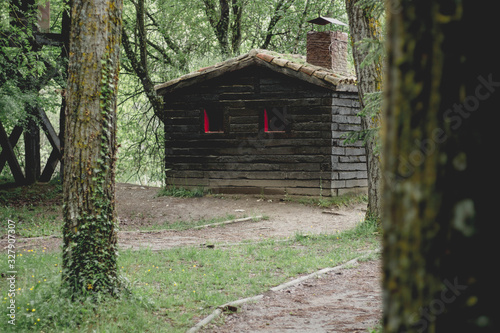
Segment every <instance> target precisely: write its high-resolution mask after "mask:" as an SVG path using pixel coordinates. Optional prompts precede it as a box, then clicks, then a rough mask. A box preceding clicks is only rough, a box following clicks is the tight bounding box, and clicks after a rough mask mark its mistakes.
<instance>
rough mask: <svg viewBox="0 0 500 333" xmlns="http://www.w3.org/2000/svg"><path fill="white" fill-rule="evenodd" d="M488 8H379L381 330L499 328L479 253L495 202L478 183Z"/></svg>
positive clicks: (491, 178)
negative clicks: (382, 28) (382, 34)
mask: <svg viewBox="0 0 500 333" xmlns="http://www.w3.org/2000/svg"><path fill="white" fill-rule="evenodd" d="M493 6H494V3H492V4H490V3H488V4H485V6H478V5H477V3H475V2H473V1H470V0H462V1H453V2H442V1H430V2H425V3H424V2H420V1H411V0H404V1H401V5H400V6H393V7H391V8H388V9H389V10H388V72H387V76H386V83H385V85H384V86H385V91H386V103H385V104H386V106H385V108H384V112H385V118H384V119H385V120H386V121H384V130H383V133H384V138H385V139H384V153H383V160H384V161H383V162H384V218H383V219H382V221H383V228H384V258H383V266H384V281H383V290H384V291H383V295H384V301H383V302H384V331H385V332H498V331H500V328H499V322H498V314H497V308H496V304H498V299H499V298H498V296H499V295H498V294H499V292H498V289H499V288H498V282H497V281H498V277H497V276H496V274H493V271H492V266H491V265H492V264H493V265H495V264H494V262H492V261H490V260H491V259H490V257H492V256H494V253H495V250H494V244H495V243H494V241H496V238H497V235H498V234H497V233H496V232H495V230H496V225H495V224H496V221H495V217H496V216H497V214H498V212H497V211H496V209H495V208H496V205H497V204H496V203H495V202H494V201H493V198H494V196H493V195H492V194H491V193H490V192H489V191H488V188H489V187H492V185H496V179H497V178H498V176H497V175H498V169H497V168H498V166H497V165H496V163H494V162H493V161H492V156H494V153H493V152H494V151H498V148H494V147H492V145H493V142H497V141H498V138H497V137H495V136H496V134H495V133H496V131H495V130H496V128H495V127H497V126H498V121H497V120H496V119H493V118H494V117H495V116H496V114H497V113H498V107H499V105H500V101H499V97H500V91H498V90H500V71H499V70H498V59H499V54H498V51H497V50H496V45H495V44H494V43H491V40H490V38H491V37H490V34H489V33H490V32H492V31H495V29H496V22H497V21H496V19H495V16H496V15H497V14H496V11H495V10H494V7H493ZM471 30H473V33H471ZM490 156H491V157H490ZM492 188H494V187H492ZM495 199H496V198H495ZM495 201H496V200H495ZM485 259H489V260H485ZM493 260H495V259H493ZM486 261H488V263H486Z"/></svg>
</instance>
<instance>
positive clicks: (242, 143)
mask: <svg viewBox="0 0 500 333" xmlns="http://www.w3.org/2000/svg"><path fill="white" fill-rule="evenodd" d="M164 98H165V105H166V108H165V109H166V110H165V112H166V114H165V116H166V117H165V133H166V157H165V162H166V168H167V184H171V185H176V186H184V187H193V186H202V187H205V188H210V189H211V190H212V192H213V193H214V192H215V193H217V192H226V193H227V192H240V193H241V192H243V193H280V194H281V193H288V194H302V195H320V194H321V195H332V194H333V195H337V194H339V189H340V188H341V189H345V190H347V189H348V186H350V185H352V184H354V182H353V181H354V180H358V179H359V178H360V177H363V176H364V178H365V179H366V166H365V168H364V169H363V168H362V167H361V166H359V167H356V166H355V165H357V164H360V163H361V164H362V163H364V162H365V161H364V160H363V159H362V158H361V156H359V155H357V152H358V151H359V150H360V149H361V147H358V146H357V145H354V146H353V147H350V148H349V147H345V146H343V145H341V143H340V141H343V140H342V139H340V138H339V137H336V136H338V135H340V134H341V132H343V131H346V130H348V129H354V128H357V127H359V122H356V120H354V119H351V118H350V117H352V114H355V113H356V112H357V104H356V103H357V102H356V99H357V94H355V93H348V92H342V93H340V92H335V91H332V90H329V89H325V88H321V87H317V86H315V85H312V84H309V83H307V82H304V81H302V80H298V79H295V78H290V77H287V76H285V75H282V74H279V73H276V72H273V71H270V70H268V69H266V68H263V67H259V66H251V67H248V68H244V69H241V70H238V71H236V72H233V73H228V74H225V75H223V76H221V77H218V78H215V79H212V80H208V81H206V82H204V83H200V84H198V85H196V86H192V87H189V88H185V89H177V90H176V91H175V92H173V93H170V94H166V95H164ZM340 99H341V100H340ZM344 104H345V105H344ZM207 108H216V109H219V110H221V112H223V113H224V133H205V131H204V121H203V119H204V118H203V115H204V112H203V111H204V110H205V109H207ZM269 108H278V109H279V110H282V111H283V112H284V114H285V124H286V125H285V126H284V127H283V128H280V129H281V130H282V132H264V116H263V115H264V113H263V110H264V109H269ZM332 110H336V111H335V113H332ZM336 117H343V118H342V119H340V118H339V119H336ZM354 118H358V117H356V116H354ZM337 121H338V122H337ZM332 130H333V131H332ZM332 144H333V145H334V146H335V147H334V146H332ZM336 148H338V149H344V152H343V153H344V154H347V153H349V152H351V151H350V150H349V149H353V150H355V151H356V154H355V155H353V156H352V157H346V156H342V154H341V153H340V152H338V151H337V150H335V149H336ZM334 150H335V151H336V153H335V155H332V154H333V152H334ZM344 157H346V158H344ZM348 165H351V166H352V168H348V167H347V166H348ZM332 167H334V168H332ZM342 168H345V170H342V172H340V170H341V169H342ZM337 169H338V170H337ZM333 171H334V172H333ZM337 171H338V172H337ZM363 172H364V174H363ZM349 182H350V183H349ZM355 185H356V186H353V187H355V188H359V187H362V186H366V184H364V183H356V184H355ZM332 186H334V187H333V188H332Z"/></svg>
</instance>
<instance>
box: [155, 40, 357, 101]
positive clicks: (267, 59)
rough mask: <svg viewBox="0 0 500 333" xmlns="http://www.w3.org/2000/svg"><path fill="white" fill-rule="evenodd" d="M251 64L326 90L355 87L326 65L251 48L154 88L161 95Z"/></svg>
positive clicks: (350, 81) (352, 79)
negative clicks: (234, 56) (315, 64)
mask: <svg viewBox="0 0 500 333" xmlns="http://www.w3.org/2000/svg"><path fill="white" fill-rule="evenodd" d="M251 65H257V66H262V67H266V68H269V69H271V70H273V71H275V72H278V73H282V74H284V75H287V76H290V77H294V78H297V79H300V80H303V81H306V82H309V83H312V84H315V85H318V86H321V87H324V88H327V89H330V90H335V91H357V87H356V79H355V78H354V77H345V76H342V75H339V74H336V73H334V72H332V71H331V70H329V69H326V68H323V67H318V66H314V65H311V64H308V63H306V62H305V61H303V60H302V61H300V60H299V59H298V57H294V56H287V55H283V54H279V53H276V52H271V51H267V50H259V49H254V50H251V51H250V52H248V53H246V54H243V55H241V56H238V57H236V58H232V59H229V60H226V61H224V62H221V63H218V64H216V65H213V66H210V67H205V68H202V69H199V70H198V71H196V72H192V73H189V74H186V75H183V76H181V77H178V78H176V79H173V80H170V81H168V82H165V83H162V84H159V85H157V86H155V89H156V90H157V92H158V94H160V95H163V94H166V93H170V92H172V91H175V90H176V89H179V88H185V87H189V86H191V85H194V84H197V83H200V82H203V81H206V80H209V79H213V78H216V77H218V76H221V75H223V74H226V73H229V72H234V71H237V70H240V69H243V68H246V67H248V66H251Z"/></svg>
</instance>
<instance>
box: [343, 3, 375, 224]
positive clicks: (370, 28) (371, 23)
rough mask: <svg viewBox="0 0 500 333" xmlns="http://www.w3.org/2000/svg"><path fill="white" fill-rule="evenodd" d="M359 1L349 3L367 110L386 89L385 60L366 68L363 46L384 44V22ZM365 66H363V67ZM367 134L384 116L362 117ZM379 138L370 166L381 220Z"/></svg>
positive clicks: (371, 202)
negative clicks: (370, 98) (369, 102)
mask: <svg viewBox="0 0 500 333" xmlns="http://www.w3.org/2000/svg"><path fill="white" fill-rule="evenodd" d="M360 2H361V1H359V0H346V2H345V3H346V11H347V16H348V18H349V31H350V32H349V33H350V36H351V45H352V53H353V58H354V66H355V68H356V76H357V79H358V91H359V101H360V103H361V109H362V110H363V109H364V108H365V106H366V104H367V94H369V93H374V92H378V91H380V90H381V89H382V59H381V58H380V57H376V59H374V61H373V62H371V63H366V64H363V61H364V60H365V58H366V57H367V55H368V50H367V48H363V47H362V45H360V44H361V42H363V40H365V39H371V40H377V41H378V40H380V39H381V38H382V29H381V23H380V19H379V18H377V16H376V15H375V14H374V12H375V8H374V7H373V6H360V5H359V3H360ZM362 64H363V65H362ZM361 125H362V129H363V131H370V130H371V131H373V130H377V129H378V128H379V127H380V112H378V113H377V114H375V115H373V114H365V115H363V116H361ZM378 144H379V143H378V140H377V137H376V136H375V137H371V138H369V139H368V140H367V141H366V147H365V148H366V162H367V170H368V213H367V214H368V215H370V214H371V215H373V216H375V217H376V218H380V216H381V214H382V211H381V205H382V204H381V198H382V194H381V185H380V184H381V169H380V154H379V150H380V149H379V147H378V146H377V145H378Z"/></svg>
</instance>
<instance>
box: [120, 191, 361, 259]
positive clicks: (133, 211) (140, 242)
mask: <svg viewBox="0 0 500 333" xmlns="http://www.w3.org/2000/svg"><path fill="white" fill-rule="evenodd" d="M157 191H158V189H157V188H148V187H142V186H130V185H123V184H120V186H119V187H118V191H117V198H116V201H117V211H118V215H119V217H120V229H121V230H122V231H123V232H120V233H119V244H120V247H121V248H132V249H137V248H145V247H150V248H151V249H152V250H161V249H165V248H170V247H175V246H186V245H203V244H207V243H236V242H241V241H244V240H258V239H262V238H283V237H290V236H294V235H295V234H296V233H334V232H336V231H337V230H338V231H342V230H346V229H350V228H353V227H354V226H355V225H356V223H358V222H359V221H361V220H362V218H363V216H364V209H365V208H366V205H357V206H356V207H353V208H351V209H340V210H336V211H335V212H333V211H332V213H333V214H326V213H324V212H325V211H326V209H322V208H320V207H310V206H306V205H304V204H300V203H296V202H290V201H283V198H282V197H269V196H267V197H266V198H265V199H263V198H259V197H256V196H250V195H247V196H245V195H240V196H232V197H227V198H218V197H203V198H172V197H155V195H156V193H157ZM229 215H233V216H235V217H236V218H241V217H245V216H264V217H266V219H265V220H260V221H257V222H254V221H248V222H240V223H234V224H229V225H226V226H223V227H217V228H205V229H198V230H196V229H190V230H184V231H156V232H146V233H145V232H137V231H136V230H137V229H138V228H139V226H145V225H148V226H150V225H155V224H163V223H168V222H174V221H192V220H201V219H205V220H210V219H213V218H221V217H225V216H229Z"/></svg>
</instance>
